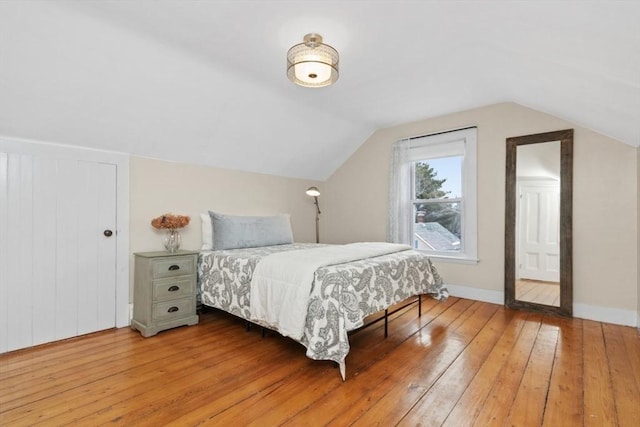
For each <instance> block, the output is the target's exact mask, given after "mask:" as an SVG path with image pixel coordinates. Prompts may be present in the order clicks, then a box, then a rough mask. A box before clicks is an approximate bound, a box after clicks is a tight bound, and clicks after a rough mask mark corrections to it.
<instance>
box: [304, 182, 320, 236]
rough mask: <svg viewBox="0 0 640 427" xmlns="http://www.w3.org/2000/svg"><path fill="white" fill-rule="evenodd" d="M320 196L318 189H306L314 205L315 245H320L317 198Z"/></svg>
mask: <svg viewBox="0 0 640 427" xmlns="http://www.w3.org/2000/svg"><path fill="white" fill-rule="evenodd" d="M319 195H320V190H318V187H309V188H307V196H311V197H313V200H314V201H315V205H316V243H320V214H321V213H322V212H320V205H319V204H318V196H319Z"/></svg>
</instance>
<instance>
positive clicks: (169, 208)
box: [129, 157, 323, 286]
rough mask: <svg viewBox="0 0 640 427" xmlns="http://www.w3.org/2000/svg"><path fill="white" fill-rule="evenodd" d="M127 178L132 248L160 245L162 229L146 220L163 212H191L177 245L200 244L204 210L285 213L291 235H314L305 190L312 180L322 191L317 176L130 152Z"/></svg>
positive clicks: (310, 201)
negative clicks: (193, 162)
mask: <svg viewBox="0 0 640 427" xmlns="http://www.w3.org/2000/svg"><path fill="white" fill-rule="evenodd" d="M130 183H131V184H130V199H131V205H130V223H129V226H130V252H132V253H133V252H142V251H155V250H164V247H163V246H162V235H163V232H162V231H159V230H156V229H154V228H153V227H152V226H151V224H150V222H151V219H152V218H154V217H156V216H159V215H162V214H163V213H166V212H173V213H177V214H183V215H189V216H190V217H191V223H190V224H189V225H188V226H187V227H186V228H184V229H182V230H181V233H180V234H181V235H182V245H181V249H200V246H201V244H202V242H201V237H200V225H201V222H200V215H199V214H200V213H201V212H207V211H208V210H214V211H217V212H221V213H226V214H234V215H271V214H277V213H289V214H291V225H292V228H293V235H294V239H295V240H296V241H297V242H312V241H315V208H314V205H313V199H312V198H311V197H309V196H307V195H306V194H305V190H306V189H307V188H309V187H310V186H312V185H315V186H317V187H319V188H320V190H321V191H323V185H322V183H320V182H318V181H310V180H302V179H294V178H284V177H278V176H273V175H263V174H257V173H249V172H240V171H232V170H226V169H219V168H212V167H206V166H195V165H188V164H183V163H172V162H165V161H160V160H153V159H147V158H140V157H131V161H130ZM131 271H132V272H133V267H132V268H131ZM131 286H133V280H131Z"/></svg>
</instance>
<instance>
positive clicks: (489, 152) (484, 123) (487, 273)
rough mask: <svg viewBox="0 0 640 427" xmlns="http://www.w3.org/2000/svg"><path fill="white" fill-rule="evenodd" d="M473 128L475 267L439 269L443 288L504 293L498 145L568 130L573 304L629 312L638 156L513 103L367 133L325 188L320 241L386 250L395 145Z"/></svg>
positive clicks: (634, 292) (633, 292) (634, 293)
mask: <svg viewBox="0 0 640 427" xmlns="http://www.w3.org/2000/svg"><path fill="white" fill-rule="evenodd" d="M471 125H477V126H478V257H479V259H480V262H479V263H478V264H476V265H463V264H453V263H443V262H438V263H437V264H436V265H437V267H438V269H439V271H440V272H441V274H442V276H443V278H444V280H445V282H447V283H449V284H456V285H463V286H469V287H474V288H479V289H483V290H493V291H502V290H503V285H504V198H505V192H504V188H505V182H504V178H505V139H506V138H507V137H511V136H519V135H527V134H532V133H540V132H547V131H554V130H560V129H566V128H574V129H575V135H574V137H575V139H574V152H575V154H574V155H575V157H574V211H573V212H574V302H575V303H579V304H587V305H594V306H601V307H608V308H614V309H624V310H631V311H632V312H635V311H636V310H637V301H638V286H639V281H638V267H637V266H638V237H637V232H638V227H639V222H638V217H637V209H636V207H637V206H638V191H637V188H638V185H640V184H639V180H640V177H639V176H638V173H637V163H638V154H637V153H636V151H637V150H636V149H635V148H633V147H630V146H628V145H625V144H622V143H620V142H617V141H615V140H612V139H610V138H607V137H605V136H602V135H600V134H597V133H595V132H592V131H590V130H588V129H585V128H581V127H578V126H576V125H574V124H572V123H568V122H566V121H563V120H561V119H559V118H556V117H553V116H550V115H547V114H544V113H540V112H538V111H535V110H531V109H529V108H526V107H522V106H520V105H517V104H513V103H505V104H497V105H493V106H488V107H483V108H478V109H475V110H469V111H464V112H460V113H455V114H450V115H447V116H443V117H438V118H434V119H428V120H423V121H419V122H414V123H409V124H404V125H400V126H395V127H391V128H387V129H382V130H379V131H377V132H376V133H374V134H373V135H372V136H371V137H370V138H369V139H368V140H367V141H366V142H365V143H364V144H363V145H362V146H361V147H360V148H359V149H358V150H357V151H356V152H355V153H354V155H353V156H351V158H349V159H348V160H347V161H346V162H345V163H344V164H343V165H342V166H341V167H340V168H339V169H338V170H337V171H336V172H335V173H334V174H333V175H332V176H331V177H330V178H329V179H328V180H327V182H326V183H325V185H324V189H325V192H324V194H323V201H324V203H325V209H324V211H323V214H324V215H323V226H324V228H325V229H326V230H327V232H326V233H325V241H330V242H336V243H345V242H351V241H367V240H386V227H387V224H386V222H387V208H388V203H387V191H388V175H389V162H390V154H391V145H392V144H393V143H394V142H395V141H397V140H398V139H401V138H403V137H409V136H415V135H423V134H428V133H433V132H439V131H445V130H450V129H456V128H460V127H465V126H471Z"/></svg>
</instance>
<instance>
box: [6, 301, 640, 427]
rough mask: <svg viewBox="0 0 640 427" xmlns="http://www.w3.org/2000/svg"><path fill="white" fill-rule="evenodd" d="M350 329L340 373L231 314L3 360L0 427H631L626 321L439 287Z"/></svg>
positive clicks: (639, 357) (633, 359)
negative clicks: (440, 294) (501, 302)
mask: <svg viewBox="0 0 640 427" xmlns="http://www.w3.org/2000/svg"><path fill="white" fill-rule="evenodd" d="M393 317H394V318H393V320H391V321H390V323H389V337H388V338H387V339H384V338H383V330H382V329H383V325H382V324H381V322H380V323H378V324H376V325H375V326H371V327H369V328H365V329H363V330H361V331H358V332H356V333H354V334H352V335H351V352H350V354H349V357H348V358H347V380H346V382H342V381H341V379H340V375H339V371H338V369H336V368H335V367H334V365H333V364H332V363H330V362H318V361H312V360H309V359H307V358H306V356H305V355H304V348H303V347H302V346H300V345H299V344H297V343H295V342H293V341H291V340H289V339H286V338H283V337H281V336H280V335H278V334H275V333H273V332H269V333H267V335H266V337H265V338H261V337H260V330H259V328H253V329H252V330H251V331H250V332H246V331H245V329H244V323H243V322H242V321H241V320H239V319H236V318H234V317H232V316H230V315H227V314H224V313H221V312H218V311H210V312H206V313H204V314H201V316H200V324H198V325H197V326H191V327H182V328H177V329H173V330H170V331H165V332H162V333H160V334H158V335H157V336H155V337H152V338H147V339H145V338H142V337H141V336H140V334H139V333H137V332H135V331H132V330H130V329H128V328H123V329H118V330H109V331H104V332H99V333H95V334H91V335H88V336H84V337H80V338H74V339H71V340H67V341H63V342H58V343H54V344H49V345H44V346H40V347H36V348H32V349H28V350H20V351H16V352H13V353H9V354H5V355H2V356H0V425H3V426H27V425H28V426H32V425H46V426H55V425H68V424H75V425H82V426H85V425H86V426H97V425H102V424H117V425H126V426H134V425H135V426H159V425H167V424H169V425H176V426H190V425H237V426H241V425H260V426H273V425H288V426H300V425H305V426H314V425H336V426H342V425H357V426H370V425H382V426H388V425H403V426H404V425H424V426H439V425H445V426H471V425H477V426H489V425H514V426H540V425H544V426H583V425H585V426H637V425H638V420H640V338H639V337H638V332H637V330H636V329H634V328H631V327H623V326H614V325H608V324H603V323H598V322H592V321H587V320H580V319H563V318H556V317H550V316H542V315H538V314H531V313H526V312H519V311H513V310H509V309H505V308H504V307H502V306H498V305H493V304H488V303H482V302H474V301H470V300H464V299H458V298H450V299H449V300H448V301H447V302H446V303H438V302H435V301H433V300H431V299H426V298H425V299H424V300H423V314H422V317H420V318H418V317H417V306H416V305H412V306H410V307H408V308H406V309H404V310H401V311H400V312H398V313H396V314H395V315H394V316H393Z"/></svg>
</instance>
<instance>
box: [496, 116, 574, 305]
mask: <svg viewBox="0 0 640 427" xmlns="http://www.w3.org/2000/svg"><path fill="white" fill-rule="evenodd" d="M572 165H573V130H572V129H567V130H562V131H557V132H547V133H542V134H535V135H525V136H520V137H513V138H508V139H507V163H506V166H507V169H506V198H505V202H506V205H505V305H507V306H508V307H511V308H519V309H523V308H524V309H530V310H536V311H542V312H548V313H555V314H561V315H566V316H571V315H572V312H573V309H572V306H573V295H572V288H573V284H572V276H573V273H572V272H573V270H572V231H571V230H572V212H571V211H572V176H573V170H572Z"/></svg>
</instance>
